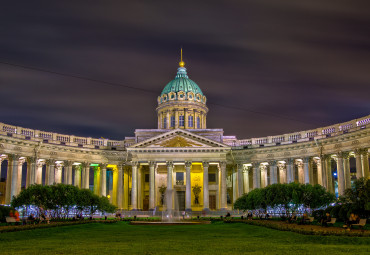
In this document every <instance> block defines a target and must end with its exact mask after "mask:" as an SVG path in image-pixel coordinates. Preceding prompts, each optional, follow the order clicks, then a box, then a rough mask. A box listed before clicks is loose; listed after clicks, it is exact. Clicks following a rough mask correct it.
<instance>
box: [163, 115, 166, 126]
mask: <svg viewBox="0 0 370 255" xmlns="http://www.w3.org/2000/svg"><path fill="white" fill-rule="evenodd" d="M163 128H164V129H167V117H164V118H163Z"/></svg>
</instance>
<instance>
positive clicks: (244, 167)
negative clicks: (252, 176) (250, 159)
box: [243, 165, 251, 173]
mask: <svg viewBox="0 0 370 255" xmlns="http://www.w3.org/2000/svg"><path fill="white" fill-rule="evenodd" d="M250 168H251V167H250V166H247V165H243V172H245V173H247V172H248V171H249V169H250Z"/></svg>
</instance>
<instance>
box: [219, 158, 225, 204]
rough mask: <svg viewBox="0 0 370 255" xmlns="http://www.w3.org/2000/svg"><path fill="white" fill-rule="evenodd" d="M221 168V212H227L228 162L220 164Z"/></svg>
mask: <svg viewBox="0 0 370 255" xmlns="http://www.w3.org/2000/svg"><path fill="white" fill-rule="evenodd" d="M220 168H221V208H220V209H221V210H227V190H226V162H225V161H222V162H220Z"/></svg>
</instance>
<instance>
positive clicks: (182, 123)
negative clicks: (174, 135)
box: [179, 115, 185, 127]
mask: <svg viewBox="0 0 370 255" xmlns="http://www.w3.org/2000/svg"><path fill="white" fill-rule="evenodd" d="M184 120H185V119H184V115H180V116H179V126H180V127H183V126H184V122H185V121H184Z"/></svg>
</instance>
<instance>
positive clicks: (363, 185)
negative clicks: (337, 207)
mask: <svg viewBox="0 0 370 255" xmlns="http://www.w3.org/2000/svg"><path fill="white" fill-rule="evenodd" d="M339 200H340V202H342V203H344V204H347V205H348V206H349V211H348V213H350V212H355V213H357V214H358V215H359V216H361V217H369V216H370V179H365V178H360V179H358V180H356V181H355V182H354V183H353V186H352V187H351V188H349V189H346V190H345V191H344V195H343V196H341V197H340V198H339Z"/></svg>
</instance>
